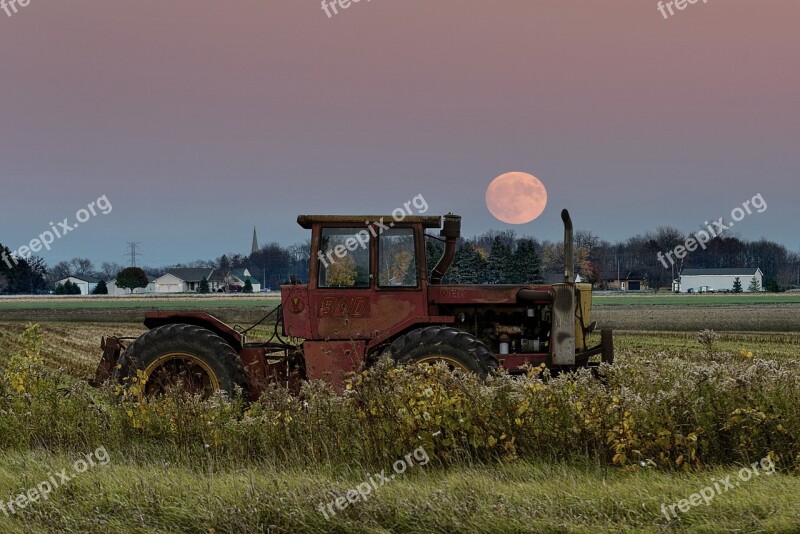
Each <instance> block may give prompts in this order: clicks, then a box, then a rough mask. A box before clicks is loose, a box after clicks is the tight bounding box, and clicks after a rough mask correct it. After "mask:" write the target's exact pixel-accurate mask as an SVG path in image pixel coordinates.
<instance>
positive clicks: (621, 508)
mask: <svg viewBox="0 0 800 534" xmlns="http://www.w3.org/2000/svg"><path fill="white" fill-rule="evenodd" d="M679 311H680V312H681V313H683V312H686V311H690V310H687V309H680V308H679ZM694 317H695V320H696V321H697V322H696V323H695V325H694V326H695V327H703V326H704V324H705V321H704V319H703V316H702V315H696V316H694ZM697 329H700V328H697ZM109 330H111V331H112V333H118V334H122V335H137V334H138V333H141V332H142V331H143V329H142V327H141V326H140V325H138V324H136V323H126V324H116V325H110V324H107V323H86V322H78V323H75V322H72V323H70V322H57V323H49V324H44V325H42V327H41V334H42V336H41V340H40V344H38V345H36V344H34V345H35V350H32V345H31V341H30V339H29V340H28V342H27V343H26V342H25V340H24V339H22V338H21V337H20V336H21V335H22V334H24V332H25V325H24V323H21V322H18V321H5V322H0V368H2V369H0V377H1V378H0V451H2V452H3V454H2V455H0V500H3V501H4V502H6V503H8V501H9V500H13V499H15V498H16V497H17V496H18V495H19V494H20V492H22V491H25V490H27V489H29V488H32V487H36V486H37V485H38V484H40V483H41V482H42V481H45V480H48V478H49V476H51V474H55V473H57V472H59V471H61V470H63V469H65V468H69V469H72V467H71V466H72V465H73V462H75V461H76V459H78V458H81V457H82V456H83V455H84V454H85V453H88V452H91V451H92V450H95V449H96V448H98V447H100V446H103V447H104V448H105V449H106V450H107V452H108V456H109V458H110V461H109V463H108V465H106V466H97V467H94V468H91V469H89V470H88V471H87V472H85V473H83V474H81V475H79V476H77V477H76V478H75V479H74V480H72V481H70V482H69V483H68V484H67V485H65V486H64V487H63V488H58V489H57V490H55V491H53V492H52V493H50V494H49V496H48V499H47V500H46V501H40V502H36V503H31V504H30V505H29V506H27V507H26V508H25V509H24V510H21V511H20V512H18V513H16V514H10V515H9V516H6V515H5V514H4V513H3V512H2V510H0V532H11V533H16V532H19V533H23V532H24V533H29V532H34V533H38V532H55V531H64V532H98V533H101V532H102V533H108V532H142V533H144V532H148V533H149V532H165V533H166V532H212V531H213V532H254V533H255V532H487V533H489V532H564V531H571V532H590V531H595V532H596V531H603V532H683V531H699V532H720V531H728V532H729V531H744V530H747V531H760V532H793V531H799V530H800V512H798V509H797V505H796V499H797V495H798V494H799V493H798V491H799V490H800V474H799V473H800V445H798V443H799V442H800V436H799V435H798V429H800V378H798V377H800V367H799V366H798V362H797V352H798V347H800V334H798V333H791V332H788V333H786V332H785V333H765V332H762V333H734V332H731V333H723V334H722V335H721V336H720V337H719V338H718V339H717V340H716V341H715V342H714V343H713V344H710V345H709V344H706V345H702V344H700V343H699V342H698V340H697V336H696V334H694V333H688V332H686V333H674V332H669V333H667V332H650V331H644V332H632V331H629V332H620V333H619V334H618V336H617V354H618V361H617V364H616V365H615V368H614V369H613V370H609V374H607V377H606V379H605V380H604V381H603V382H601V381H598V380H597V379H593V378H591V377H590V376H579V377H575V378H574V379H569V378H567V377H559V378H558V379H557V380H554V381H552V382H549V383H543V382H541V381H540V380H538V379H536V378H535V377H531V378H526V379H513V380H511V381H508V380H505V379H502V378H501V379H498V380H495V381H492V382H490V383H489V384H488V386H487V387H484V386H481V385H479V384H477V383H472V382H470V381H457V382H453V383H451V384H450V385H449V386H447V387H444V386H443V384H446V383H449V382H447V381H448V380H453V379H450V378H447V379H445V378H444V375H441V376H440V375H435V374H434V375H433V376H427V375H425V374H422V375H419V374H413V373H412V374H408V373H406V372H404V373H405V374H399V375H392V377H393V378H392V377H390V380H386V376H384V375H381V374H380V373H378V374H375V375H370V376H368V377H367V378H365V379H364V381H363V382H358V383H355V385H354V388H353V390H352V393H351V395H348V396H345V397H341V396H336V395H334V394H332V393H330V392H326V391H325V390H324V388H323V389H319V388H312V389H310V390H308V391H306V393H305V396H304V397H303V398H302V399H298V398H291V397H290V398H288V399H287V397H286V395H285V393H281V392H280V391H279V390H276V391H275V392H274V394H273V395H272V396H270V397H269V398H266V399H262V403H260V404H257V405H255V406H254V407H251V408H250V409H249V410H248V411H247V412H246V414H245V416H244V417H242V416H241V414H240V413H239V415H237V413H236V409H233V410H230V409H229V408H226V407H225V406H226V405H225V404H219V403H214V402H213V401H212V402H211V404H210V405H198V404H195V403H188V404H187V403H186V402H184V401H179V400H177V399H172V400H169V399H168V400H166V401H164V402H162V403H160V404H141V403H137V402H135V401H133V400H131V399H125V398H116V396H115V395H114V394H113V392H110V391H95V390H92V389H90V388H88V387H86V386H85V385H84V381H85V379H87V378H88V377H90V376H92V373H93V371H94V367H95V365H96V363H97V359H98V357H99V351H98V349H97V342H98V339H99V337H100V335H103V334H107V333H109ZM262 333H266V331H264V332H262ZM32 352H35V354H36V355H38V357H39V358H40V360H41V366H37V365H34V364H33V363H31V362H32V361H33V360H31V359H25V358H23V359H22V360H20V357H19V355H20V354H29V353H32ZM14 354H16V355H18V356H17V357H16V358H13V359H9V356H10V355H14ZM21 362H22V363H21ZM20 377H22V378H20ZM4 383H5V385H4ZM15 384H16V385H15ZM378 384H383V385H382V386H381V387H378ZM20 385H21V386H20ZM15 387H23V389H24V391H23V392H19V391H16V390H15V389H14V388H15ZM428 390H430V391H431V393H430V395H429V393H428ZM170 402H172V403H171V404H170ZM415 406H418V407H419V408H415ZM523 408H524V409H523ZM402 410H408V411H409V412H414V410H417V412H415V413H416V415H415V416H414V417H412V418H402V417H401V418H398V417H397V415H392V414H399V413H400V412H401V411H402ZM423 410H425V411H426V412H425V413H427V412H430V417H428V418H425V417H422V416H423V415H424V413H423ZM515 418H516V419H517V420H518V421H517V422H515ZM437 432H438V433H439V434H437ZM420 446H423V447H424V449H425V451H426V456H428V457H429V459H430V462H429V463H427V464H426V465H424V466H423V465H417V466H415V467H414V468H413V469H410V470H409V471H408V473H407V474H404V475H402V476H400V475H398V476H396V478H394V479H390V481H389V482H387V483H386V484H385V485H384V486H381V487H376V488H375V489H374V491H372V492H371V493H370V495H369V496H368V498H367V500H366V501H364V500H354V502H352V503H348V504H347V507H346V508H345V509H344V510H341V511H339V510H338V509H337V508H335V507H334V508H333V510H336V513H335V515H332V514H330V513H329V514H328V515H329V519H326V517H325V515H323V514H322V512H321V511H320V510H319V506H320V504H326V503H330V502H335V499H336V498H340V497H344V498H345V499H346V497H345V496H346V495H347V494H348V491H349V490H350V489H353V488H356V487H358V485H359V484H362V483H363V482H364V481H365V480H367V478H369V477H368V475H375V474H377V473H380V472H381V471H382V470H383V471H385V472H386V476H387V477H388V476H389V473H392V472H393V471H392V467H393V465H395V464H394V462H395V461H397V460H398V459H402V458H403V456H404V454H405V453H410V452H411V451H413V450H415V449H417V448H418V447H420ZM767 453H772V454H774V455H775V458H776V460H775V464H774V465H776V466H777V470H778V471H777V472H776V473H774V474H767V475H765V474H761V475H760V476H756V477H754V478H753V479H752V480H749V481H746V482H745V481H741V485H740V486H735V489H731V490H730V491H725V492H723V493H722V494H720V495H716V496H715V497H714V498H713V501H712V502H710V503H709V505H708V506H707V505H706V504H702V503H701V504H700V505H699V506H691V507H690V508H689V509H688V510H689V511H687V512H685V513H682V512H680V511H679V510H678V511H677V514H676V515H677V517H671V518H669V519H668V518H667V517H665V516H664V515H663V513H662V508H661V505H662V504H666V505H670V504H674V503H678V502H679V501H681V500H682V499H687V500H688V499H690V498H691V495H692V494H695V493H698V492H700V491H701V490H703V489H704V488H708V487H713V485H714V482H715V481H716V482H719V481H720V480H721V479H724V478H726V477H728V476H731V477H732V480H734V481H736V480H738V479H737V473H739V470H740V469H741V468H742V466H743V465H749V464H750V463H752V462H753V461H758V460H759V459H762V458H764V457H765V456H766V455H767ZM620 454H622V455H623V457H620V456H619V455H620ZM680 457H682V459H680ZM687 506H689V505H688V504H687ZM212 529H213V530H212Z"/></svg>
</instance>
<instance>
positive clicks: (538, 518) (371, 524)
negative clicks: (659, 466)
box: [0, 453, 800, 534]
mask: <svg viewBox="0 0 800 534" xmlns="http://www.w3.org/2000/svg"><path fill="white" fill-rule="evenodd" d="M110 458H111V462H110V463H109V464H108V465H107V466H106V467H100V468H96V469H94V470H92V471H89V472H87V473H85V474H84V475H83V476H82V477H80V478H76V479H75V480H74V481H73V482H71V483H70V485H69V486H68V487H65V488H63V489H61V490H56V491H55V492H53V493H52V494H51V495H50V499H49V500H48V501H47V502H46V503H42V504H33V505H31V507H30V508H29V509H27V510H25V511H24V515H23V516H22V517H13V518H6V517H4V516H3V515H2V514H1V513H0V530H1V531H2V532H4V533H8V534H31V533H35V534H38V533H42V534H45V533H51V532H90V533H95V532H96V533H103V534H106V533H109V532H136V533H142V534H144V533H148V534H152V533H172V532H198V533H200V532H220V533H221V532H231V533H234V532H236V533H240V532H245V533H248V532H253V533H256V532H259V533H261V532H270V533H272V532H276V533H277V532H319V533H326V532H375V533H378V532H413V533H429V532H479V533H487V534H489V533H495V532H552V533H561V532H566V531H571V532H630V533H634V532H636V533H638V532H681V531H695V532H740V531H759V532H796V531H797V529H798V528H800V513H798V510H797V506H796V496H797V495H798V494H800V477H797V476H792V475H785V474H780V473H775V474H772V475H769V476H767V475H763V474H762V475H761V476H759V477H758V478H753V479H752V480H750V481H748V482H746V483H742V485H741V486H740V487H738V488H736V489H735V490H729V491H728V492H726V493H723V494H721V495H719V496H717V497H716V498H715V499H714V500H712V501H711V503H710V505H709V506H706V505H705V504H701V505H700V506H697V507H693V508H692V509H691V510H690V511H689V512H687V513H680V511H679V510H677V509H676V512H678V513H677V514H676V515H678V516H679V517H680V519H675V518H673V520H672V522H668V521H667V519H666V517H665V516H664V515H662V512H661V505H662V504H666V505H667V506H669V504H672V503H677V502H679V501H680V500H681V499H688V498H689V496H690V495H692V494H694V493H697V492H699V491H701V490H702V489H703V488H706V487H709V485H710V484H712V483H713V481H714V480H720V479H723V478H725V477H727V476H731V475H733V476H734V478H735V476H736V470H735V469H721V468H713V469H708V470H706V471H704V472H703V473H693V474H664V473H659V472H657V471H652V470H651V471H646V470H642V471H638V472H622V471H621V470H603V469H599V468H596V467H592V466H583V467H581V466H571V465H559V464H546V463H529V462H516V463H514V464H510V465H509V464H493V465H483V466H475V467H460V468H451V469H446V470H445V469H440V468H433V467H432V468H430V469H426V468H423V467H420V468H418V469H419V470H418V471H416V472H409V473H408V474H407V475H404V476H402V477H397V478H396V479H394V480H392V481H391V482H390V483H387V484H386V485H385V486H382V487H378V488H377V489H376V490H374V493H371V494H369V495H367V500H366V501H364V500H363V499H360V500H359V501H357V502H354V503H352V504H349V505H348V507H347V508H345V509H344V510H342V511H338V510H337V512H336V515H334V516H332V517H331V514H330V513H328V516H329V518H330V519H326V518H325V516H324V515H323V514H322V513H321V512H320V511H319V509H318V508H319V506H320V505H325V504H327V503H329V502H330V501H331V500H332V499H334V498H336V497H337V496H339V495H345V494H346V493H347V491H348V490H349V489H351V488H355V487H357V486H358V485H359V484H361V483H363V482H364V480H365V475H364V472H363V471H360V470H358V469H353V470H352V471H351V472H349V473H330V472H325V471H324V470H320V469H314V468H308V469H297V468H289V469H286V468H281V467H280V466H277V467H276V466H266V465H262V466H247V467H242V468H240V469H226V470H211V469H209V470H205V471H204V470H196V469H187V468H185V467H179V466H152V465H137V464H135V463H130V462H126V461H125V460H124V459H122V458H119V457H114V456H113V455H111V456H110ZM73 461H74V457H73V456H64V455H45V454H41V453H39V454H11V455H7V456H4V457H3V458H2V459H0V491H8V492H11V491H18V488H19V487H20V481H23V480H24V481H31V483H35V482H38V481H40V480H46V479H47V477H48V474H49V473H51V472H53V471H58V470H60V469H63V467H64V466H69V465H71V464H72V462H73ZM388 467H389V466H387V468H388ZM34 481H35V482H34ZM712 485H713V484H712ZM23 487H26V486H24V483H23ZM0 495H4V493H0ZM334 509H335V508H334ZM668 513H669V512H668Z"/></svg>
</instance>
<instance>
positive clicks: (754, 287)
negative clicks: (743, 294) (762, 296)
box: [747, 276, 761, 293]
mask: <svg viewBox="0 0 800 534" xmlns="http://www.w3.org/2000/svg"><path fill="white" fill-rule="evenodd" d="M747 290H748V291H750V292H752V293H758V292H759V291H761V284H759V283H758V278H756V277H755V276H754V277H753V279H752V280H750V285H749V286H748V287H747Z"/></svg>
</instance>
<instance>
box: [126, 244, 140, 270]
mask: <svg viewBox="0 0 800 534" xmlns="http://www.w3.org/2000/svg"><path fill="white" fill-rule="evenodd" d="M137 245H141V243H128V246H129V247H130V248H131V251H130V252H128V253H127V254H125V256H126V257H130V258H131V267H136V256H137V255H138V256H141V254H140V253H138V252H136V246H137Z"/></svg>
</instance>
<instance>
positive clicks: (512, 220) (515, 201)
mask: <svg viewBox="0 0 800 534" xmlns="http://www.w3.org/2000/svg"><path fill="white" fill-rule="evenodd" d="M546 206H547V190H546V189H545V188H544V185H543V184H542V182H540V181H539V179H538V178H536V177H535V176H533V175H532V174H528V173H526V172H508V173H505V174H501V175H500V176H498V177H497V178H495V179H494V180H492V183H490V184H489V187H488V188H487V189H486V207H487V208H489V211H490V212H491V214H492V215H494V216H495V218H497V219H498V220H500V221H503V222H504V223H508V224H525V223H529V222H531V221H532V220H534V219H536V218H537V217H538V216H539V215H541V214H542V212H543V211H544V208H545V207H546Z"/></svg>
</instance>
